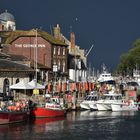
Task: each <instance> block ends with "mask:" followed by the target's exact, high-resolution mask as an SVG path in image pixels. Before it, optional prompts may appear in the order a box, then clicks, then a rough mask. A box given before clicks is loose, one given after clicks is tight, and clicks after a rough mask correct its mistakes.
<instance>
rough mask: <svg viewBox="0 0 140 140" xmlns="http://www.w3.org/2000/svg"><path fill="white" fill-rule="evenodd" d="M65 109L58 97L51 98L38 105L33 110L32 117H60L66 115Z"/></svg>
mask: <svg viewBox="0 0 140 140" xmlns="http://www.w3.org/2000/svg"><path fill="white" fill-rule="evenodd" d="M65 113H66V112H65V109H64V108H62V107H61V105H60V103H59V100H58V99H57V98H51V99H50V100H49V102H46V103H45V104H44V105H43V106H38V105H37V106H36V107H35V108H34V109H33V110H32V111H31V117H36V118H41V117H42V118H43V117H60V116H65Z"/></svg>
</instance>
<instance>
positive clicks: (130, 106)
mask: <svg viewBox="0 0 140 140" xmlns="http://www.w3.org/2000/svg"><path fill="white" fill-rule="evenodd" d="M111 109H112V111H138V110H139V104H138V103H134V101H133V100H128V101H127V102H122V103H112V104H111Z"/></svg>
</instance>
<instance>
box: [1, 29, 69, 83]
mask: <svg viewBox="0 0 140 140" xmlns="http://www.w3.org/2000/svg"><path fill="white" fill-rule="evenodd" d="M4 44H5V45H3V48H2V51H3V52H4V53H6V54H12V55H13V54H14V55H15V54H18V55H23V56H25V57H27V58H28V59H30V60H31V61H32V62H33V64H32V67H33V68H34V69H37V71H38V74H40V76H39V77H40V80H44V82H45V81H47V82H48V81H51V80H53V65H54V64H55V65H57V66H58V72H61V76H62V77H65V78H66V74H67V45H66V44H65V43H63V42H61V41H59V40H57V39H55V38H54V37H52V36H51V35H49V34H48V33H47V32H44V31H41V30H34V29H33V30H30V31H19V30H16V31H12V32H7V33H6V37H5V43H4ZM36 64H37V67H36ZM39 66H41V67H40V68H39Z"/></svg>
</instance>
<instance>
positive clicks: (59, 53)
mask: <svg viewBox="0 0 140 140" xmlns="http://www.w3.org/2000/svg"><path fill="white" fill-rule="evenodd" d="M58 55H60V47H59V48H58Z"/></svg>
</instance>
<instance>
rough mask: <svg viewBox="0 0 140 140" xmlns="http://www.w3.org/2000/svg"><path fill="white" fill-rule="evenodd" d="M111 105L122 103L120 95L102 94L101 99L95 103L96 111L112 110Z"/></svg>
mask: <svg viewBox="0 0 140 140" xmlns="http://www.w3.org/2000/svg"><path fill="white" fill-rule="evenodd" d="M112 103H122V95H121V94H118V93H109V94H104V95H103V97H102V98H101V99H100V100H98V101H97V103H96V105H97V109H98V110H99V111H107V110H112V108H111V104H112Z"/></svg>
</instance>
